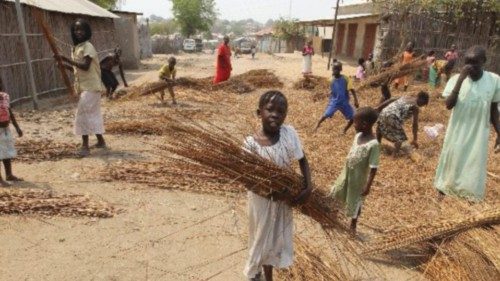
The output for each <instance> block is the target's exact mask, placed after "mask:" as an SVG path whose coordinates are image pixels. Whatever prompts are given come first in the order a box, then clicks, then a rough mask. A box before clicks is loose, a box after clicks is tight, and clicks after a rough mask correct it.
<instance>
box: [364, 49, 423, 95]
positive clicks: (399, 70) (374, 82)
mask: <svg viewBox="0 0 500 281" xmlns="http://www.w3.org/2000/svg"><path fill="white" fill-rule="evenodd" d="M426 65H427V61H426V60H425V58H424V56H420V57H418V58H415V59H413V60H412V61H410V62H409V63H397V64H394V65H393V66H391V67H388V68H385V69H381V70H380V72H379V73H377V74H375V75H372V76H369V77H368V78H367V79H365V80H364V81H363V82H361V83H360V84H359V85H358V86H357V87H356V92H358V91H361V90H364V89H367V88H371V87H374V86H378V85H380V84H381V83H384V82H386V81H392V80H394V79H396V78H400V77H403V76H406V75H410V74H413V73H416V72H418V71H420V70H421V69H422V68H423V67H425V66H426Z"/></svg>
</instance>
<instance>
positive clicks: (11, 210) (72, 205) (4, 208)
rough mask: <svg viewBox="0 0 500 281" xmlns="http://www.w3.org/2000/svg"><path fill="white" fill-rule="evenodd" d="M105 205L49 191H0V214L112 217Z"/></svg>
mask: <svg viewBox="0 0 500 281" xmlns="http://www.w3.org/2000/svg"><path fill="white" fill-rule="evenodd" d="M113 213H114V209H113V207H112V206H110V205H109V204H107V203H104V202H98V201H92V200H90V199H89V198H88V197H86V196H83V195H76V194H59V195H55V194H53V193H52V191H50V190H11V189H3V190H0V214H41V215H51V216H52V215H61V216H87V217H101V218H109V217H112V216H113Z"/></svg>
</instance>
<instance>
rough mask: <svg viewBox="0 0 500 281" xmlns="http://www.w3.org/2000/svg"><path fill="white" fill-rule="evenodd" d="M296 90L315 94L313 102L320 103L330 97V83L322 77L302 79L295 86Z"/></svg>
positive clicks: (312, 76)
mask: <svg viewBox="0 0 500 281" xmlns="http://www.w3.org/2000/svg"><path fill="white" fill-rule="evenodd" d="M293 88H294V89H295V90H308V91H311V92H312V93H313V95H312V100H313V101H320V100H323V99H325V98H327V97H328V95H329V93H330V90H329V89H330V81H328V79H327V78H325V77H321V76H314V75H311V76H308V77H305V78H301V79H300V80H298V81H297V82H295V83H294V84H293Z"/></svg>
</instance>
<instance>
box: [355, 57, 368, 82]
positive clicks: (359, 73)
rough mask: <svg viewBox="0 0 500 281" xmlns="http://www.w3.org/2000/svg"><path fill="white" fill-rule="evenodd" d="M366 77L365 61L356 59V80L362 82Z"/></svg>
mask: <svg viewBox="0 0 500 281" xmlns="http://www.w3.org/2000/svg"><path fill="white" fill-rule="evenodd" d="M365 75H366V67H365V59H364V58H359V59H358V68H356V79H357V80H364V79H365Z"/></svg>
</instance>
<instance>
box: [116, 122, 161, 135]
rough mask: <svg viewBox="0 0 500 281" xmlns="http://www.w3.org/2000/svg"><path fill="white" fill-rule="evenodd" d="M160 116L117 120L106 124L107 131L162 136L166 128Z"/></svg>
mask: <svg viewBox="0 0 500 281" xmlns="http://www.w3.org/2000/svg"><path fill="white" fill-rule="evenodd" d="M162 122H163V121H162V120H161V119H159V118H153V119H151V118H145V119H141V120H119V121H118V120H117V121H110V122H108V123H107V124H106V131H107V132H108V133H112V134H139V135H157V136H161V135H162V134H163V133H164V132H165V130H164V126H163V124H162Z"/></svg>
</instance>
